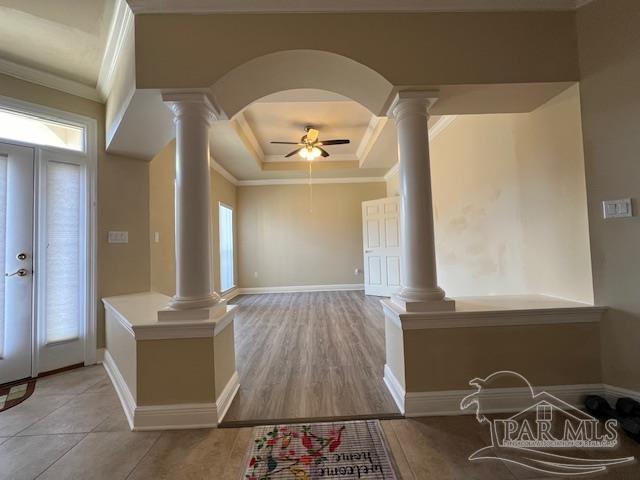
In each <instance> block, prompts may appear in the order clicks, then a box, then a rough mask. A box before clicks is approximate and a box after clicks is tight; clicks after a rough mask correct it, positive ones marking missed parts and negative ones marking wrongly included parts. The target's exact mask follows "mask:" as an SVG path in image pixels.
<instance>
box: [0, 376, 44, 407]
mask: <svg viewBox="0 0 640 480" xmlns="http://www.w3.org/2000/svg"><path fill="white" fill-rule="evenodd" d="M35 388H36V381H35V380H25V381H23V382H22V383H18V382H16V383H10V384H7V385H2V386H0V412H2V411H4V410H7V409H8V408H11V407H15V406H16V405H18V404H19V403H20V402H24V401H25V400H26V399H27V398H29V397H30V396H31V394H32V393H33V390H34V389H35Z"/></svg>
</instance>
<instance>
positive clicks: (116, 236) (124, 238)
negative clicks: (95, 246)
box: [108, 231, 129, 243]
mask: <svg viewBox="0 0 640 480" xmlns="http://www.w3.org/2000/svg"><path fill="white" fill-rule="evenodd" d="M108 241H109V243H129V232H114V231H110V232H109V240H108Z"/></svg>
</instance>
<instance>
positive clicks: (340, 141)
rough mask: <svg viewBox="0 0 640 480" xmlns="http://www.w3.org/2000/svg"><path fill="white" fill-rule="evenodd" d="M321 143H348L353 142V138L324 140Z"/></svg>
mask: <svg viewBox="0 0 640 480" xmlns="http://www.w3.org/2000/svg"><path fill="white" fill-rule="evenodd" d="M321 143H322V145H345V144H347V143H351V140H346V139H342V140H323V141H322V142H321Z"/></svg>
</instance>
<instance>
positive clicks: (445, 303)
mask: <svg viewBox="0 0 640 480" xmlns="http://www.w3.org/2000/svg"><path fill="white" fill-rule="evenodd" d="M444 295H445V294H444V290H442V289H441V288H440V287H435V288H432V289H430V290H422V289H420V290H419V289H414V288H408V287H403V288H401V289H400V290H399V291H398V292H397V293H396V294H395V295H392V296H391V301H392V302H393V303H395V304H396V305H397V306H399V307H400V308H402V309H403V310H404V311H405V312H453V311H455V309H456V302H455V300H452V299H450V298H447V297H445V296H444Z"/></svg>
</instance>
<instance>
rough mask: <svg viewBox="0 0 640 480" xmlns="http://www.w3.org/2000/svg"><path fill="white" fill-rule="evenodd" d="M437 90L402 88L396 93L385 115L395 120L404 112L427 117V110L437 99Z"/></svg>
mask: <svg viewBox="0 0 640 480" xmlns="http://www.w3.org/2000/svg"><path fill="white" fill-rule="evenodd" d="M438 98H439V93H438V91H437V90H403V91H400V92H398V93H397V94H396V96H395V98H394V99H393V102H392V103H391V106H390V107H389V110H388V112H387V116H389V117H392V118H393V119H395V120H397V119H398V118H399V116H401V114H402V113H404V112H409V111H412V112H414V113H417V114H420V115H424V116H425V117H429V110H430V109H431V107H432V106H433V104H434V103H436V102H437V101H438Z"/></svg>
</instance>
